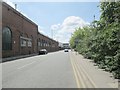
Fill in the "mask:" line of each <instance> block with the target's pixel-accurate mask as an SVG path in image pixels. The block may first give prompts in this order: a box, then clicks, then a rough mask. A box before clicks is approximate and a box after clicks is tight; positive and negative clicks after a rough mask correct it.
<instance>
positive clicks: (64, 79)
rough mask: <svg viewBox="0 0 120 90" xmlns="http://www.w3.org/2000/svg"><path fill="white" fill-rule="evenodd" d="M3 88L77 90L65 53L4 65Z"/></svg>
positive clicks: (40, 56)
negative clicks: (61, 89)
mask: <svg viewBox="0 0 120 90" xmlns="http://www.w3.org/2000/svg"><path fill="white" fill-rule="evenodd" d="M2 87H3V88H77V85H76V81H75V79H74V72H73V69H72V66H71V63H70V58H69V53H68V52H64V51H59V52H54V53H48V54H46V55H38V56H34V57H29V58H23V59H18V60H14V61H10V62H5V63H3V64H2Z"/></svg>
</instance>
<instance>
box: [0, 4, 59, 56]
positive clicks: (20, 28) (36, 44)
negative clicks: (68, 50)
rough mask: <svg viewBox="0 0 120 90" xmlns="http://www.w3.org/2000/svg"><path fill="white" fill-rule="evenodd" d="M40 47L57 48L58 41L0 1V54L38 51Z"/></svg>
mask: <svg viewBox="0 0 120 90" xmlns="http://www.w3.org/2000/svg"><path fill="white" fill-rule="evenodd" d="M42 48H46V49H47V50H48V51H56V50H58V42H56V41H55V40H52V39H50V38H49V37H47V36H45V35H42V34H40V33H39V32H38V25H37V24H35V23H34V22H32V21H31V20H30V19H28V18H27V17H25V16H24V15H22V14H21V13H20V12H18V11H17V10H15V9H14V8H12V7H11V6H9V5H8V4H6V3H4V2H3V3H2V56H3V57H10V56H17V55H26V54H33V53H38V51H39V50H40V49H42Z"/></svg>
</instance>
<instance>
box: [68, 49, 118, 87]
mask: <svg viewBox="0 0 120 90" xmlns="http://www.w3.org/2000/svg"><path fill="white" fill-rule="evenodd" d="M70 55H71V56H72V58H73V59H74V60H73V59H72V61H73V62H75V63H77V64H78V68H79V72H80V73H81V75H82V76H81V77H83V78H82V79H83V81H84V83H87V84H86V85H88V84H89V83H88V82H89V81H90V82H92V83H94V84H95V86H97V88H118V80H117V79H114V77H113V75H112V74H111V73H109V72H106V71H104V70H103V69H99V68H98V66H95V63H94V62H93V60H90V59H85V58H84V57H83V56H82V55H80V54H76V52H74V51H73V52H70ZM88 79H89V80H88ZM83 81H81V82H83ZM89 87H91V86H90V85H89V86H88V88H89Z"/></svg>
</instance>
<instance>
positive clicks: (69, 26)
mask: <svg viewBox="0 0 120 90" xmlns="http://www.w3.org/2000/svg"><path fill="white" fill-rule="evenodd" d="M87 25H89V23H88V22H85V21H84V20H83V19H82V18H80V17H77V16H69V17H67V18H65V20H64V21H63V23H62V24H55V25H52V26H51V29H52V30H53V31H56V33H55V35H54V39H56V40H58V41H60V42H64V43H66V42H69V39H70V37H71V34H72V33H73V32H74V31H75V28H78V27H80V28H83V27H84V26H87Z"/></svg>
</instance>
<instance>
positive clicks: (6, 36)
mask: <svg viewBox="0 0 120 90" xmlns="http://www.w3.org/2000/svg"><path fill="white" fill-rule="evenodd" d="M2 49H3V50H12V32H11V30H10V29H9V28H8V27H4V28H3V31H2Z"/></svg>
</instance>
